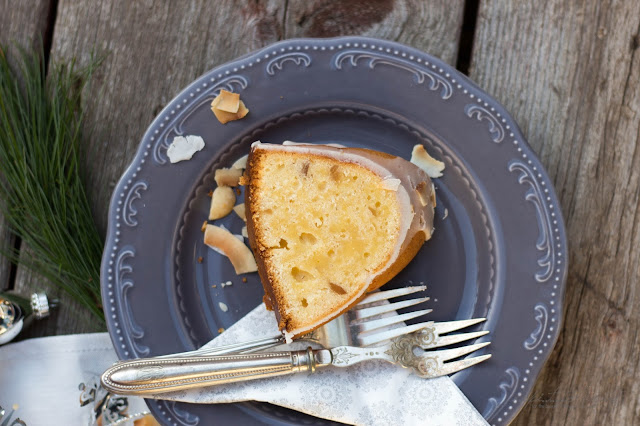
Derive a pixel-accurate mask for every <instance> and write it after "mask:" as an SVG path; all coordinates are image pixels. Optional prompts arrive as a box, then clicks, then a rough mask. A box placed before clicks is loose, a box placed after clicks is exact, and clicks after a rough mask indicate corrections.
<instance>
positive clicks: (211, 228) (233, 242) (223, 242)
mask: <svg viewBox="0 0 640 426" xmlns="http://www.w3.org/2000/svg"><path fill="white" fill-rule="evenodd" d="M204 243H205V244H206V245H207V246H209V247H211V248H217V249H218V250H219V251H221V252H222V253H223V254H224V255H225V256H227V257H228V258H229V260H230V261H231V264H232V265H233V268H234V269H235V271H236V274H238V275H240V274H246V273H249V272H256V271H257V270H258V265H257V264H256V260H255V259H254V257H253V253H251V250H250V249H249V247H247V246H246V245H245V244H244V243H243V242H241V241H239V240H238V239H237V238H236V237H235V236H234V235H233V234H232V233H231V232H229V231H227V230H225V229H223V228H221V227H219V226H215V225H207V229H206V230H205V232H204Z"/></svg>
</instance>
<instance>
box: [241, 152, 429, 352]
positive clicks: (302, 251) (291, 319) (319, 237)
mask: <svg viewBox="0 0 640 426" xmlns="http://www.w3.org/2000/svg"><path fill="white" fill-rule="evenodd" d="M243 179H244V183H245V184H246V185H247V191H246V200H245V204H246V215H247V230H248V235H249V243H250V245H251V248H252V250H253V253H254V254H255V257H256V261H257V264H258V272H259V274H260V278H261V280H262V284H263V286H264V289H265V303H266V304H267V306H271V307H272V308H273V310H274V311H275V313H276V317H277V320H278V323H279V326H280V329H281V330H282V331H283V332H284V335H285V337H287V340H290V339H291V338H293V337H297V336H300V335H302V334H305V333H307V332H309V331H311V330H313V329H315V328H317V327H319V326H321V325H322V324H324V323H326V322H328V321H330V320H332V319H333V318H335V317H337V316H339V315H340V314H342V313H344V312H345V311H346V310H348V309H349V308H350V307H351V306H353V305H354V304H356V303H357V302H358V301H359V300H360V299H361V298H362V297H364V296H365V294H366V292H368V291H371V290H374V289H376V288H378V287H380V286H381V285H383V284H385V283H386V282H387V281H389V280H390V279H391V278H393V276H395V275H396V274H397V273H398V272H399V271H400V270H402V269H403V268H404V267H405V266H406V265H407V264H408V263H409V261H410V260H411V259H412V258H413V257H414V256H415V254H416V253H417V252H418V250H419V249H420V247H421V246H422V244H423V243H424V242H425V241H426V240H428V239H429V238H430V237H431V232H432V228H433V211H434V210H433V209H434V204H435V195H434V192H433V186H432V184H431V180H430V179H429V177H428V176H427V174H426V173H425V172H424V171H423V170H422V169H420V168H419V167H417V166H415V165H414V164H412V163H410V162H408V161H406V160H404V159H402V158H399V157H396V156H393V155H389V154H385V153H382V152H377V151H371V150H367V149H360V148H338V147H335V146H328V145H312V144H293V143H288V144H287V143H285V144H284V145H276V144H265V143H259V142H256V143H254V144H253V146H252V148H251V153H250V154H249V159H248V162H247V169H246V173H245V177H244V178H243Z"/></svg>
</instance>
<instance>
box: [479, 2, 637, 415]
mask: <svg viewBox="0 0 640 426" xmlns="http://www.w3.org/2000/svg"><path fill="white" fill-rule="evenodd" d="M639 28H640V3H638V2H622V1H614V0H610V1H595V0H594V1H586V2H568V1H563V0H550V1H545V2H512V1H508V0H495V1H488V2H482V4H481V6H480V10H479V15H478V22H477V27H476V37H475V40H474V50H473V57H472V63H471V73H470V74H471V78H472V79H474V80H475V81H477V82H478V83H479V84H480V86H481V87H483V88H485V89H486V90H487V91H488V92H489V93H490V94H492V95H494V96H495V97H496V98H497V99H498V100H500V101H501V102H502V103H503V104H504V105H505V106H506V107H507V109H508V110H510V111H511V112H512V114H513V115H514V116H515V119H516V121H517V122H518V123H519V125H520V127H521V128H522V130H523V131H524V133H525V135H526V137H527V138H528V140H529V142H530V143H531V145H532V146H533V148H534V149H535V150H536V151H537V152H538V153H539V154H540V156H541V158H542V161H543V163H544V165H545V166H546V168H547V170H548V171H549V173H550V175H551V177H552V179H553V181H554V183H555V186H556V189H557V191H558V195H559V197H560V200H561V204H562V206H563V213H564V217H565V219H566V223H567V231H568V235H569V247H570V259H569V261H570V271H569V280H568V283H567V290H566V302H565V306H564V310H563V313H564V325H563V328H562V332H561V334H560V338H559V341H558V344H557V345H556V347H555V350H554V352H553V353H552V355H551V358H550V360H549V361H548V362H547V364H546V366H545V368H544V370H543V372H542V374H541V376H540V377H539V379H538V382H537V384H536V387H535V389H534V395H535V398H534V400H533V401H530V403H529V404H528V405H527V406H526V407H525V409H524V410H523V412H522V413H521V414H520V415H519V416H518V418H517V421H516V422H515V424H517V425H524V424H535V425H556V424H572V425H585V424H628V425H630V424H640V403H639V400H638V394H639V392H640V385H639V383H640V367H639V364H640V363H639V360H640V335H639V333H638V329H639V328H640V295H639V293H638V284H637V283H638V282H640V209H639V204H638V203H639V195H640V172H639V170H640V149H639V146H638V145H639V143H640V141H639V140H638V137H639V131H640V114H639V112H640V54H639V53H638V46H640V35H639ZM544 400H546V401H544Z"/></svg>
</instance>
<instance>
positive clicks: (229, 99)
mask: <svg viewBox="0 0 640 426" xmlns="http://www.w3.org/2000/svg"><path fill="white" fill-rule="evenodd" d="M216 99H218V102H217V103H216V108H217V109H219V110H220V111H224V112H231V113H234V114H235V113H237V112H238V108H240V95H239V94H238V93H233V92H229V91H227V90H224V89H222V90H220V94H219V95H218V96H216ZM214 101H215V99H214Z"/></svg>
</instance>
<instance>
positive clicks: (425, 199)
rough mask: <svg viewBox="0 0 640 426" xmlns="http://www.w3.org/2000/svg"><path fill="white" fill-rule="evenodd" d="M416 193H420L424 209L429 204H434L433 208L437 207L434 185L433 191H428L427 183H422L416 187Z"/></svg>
mask: <svg viewBox="0 0 640 426" xmlns="http://www.w3.org/2000/svg"><path fill="white" fill-rule="evenodd" d="M416 192H417V193H418V198H419V199H420V204H422V206H423V207H424V206H426V205H427V204H429V202H431V203H432V204H433V207H435V206H436V199H435V196H434V193H433V184H431V191H428V190H427V182H424V181H423V182H420V183H419V184H418V185H417V186H416Z"/></svg>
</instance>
